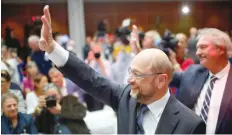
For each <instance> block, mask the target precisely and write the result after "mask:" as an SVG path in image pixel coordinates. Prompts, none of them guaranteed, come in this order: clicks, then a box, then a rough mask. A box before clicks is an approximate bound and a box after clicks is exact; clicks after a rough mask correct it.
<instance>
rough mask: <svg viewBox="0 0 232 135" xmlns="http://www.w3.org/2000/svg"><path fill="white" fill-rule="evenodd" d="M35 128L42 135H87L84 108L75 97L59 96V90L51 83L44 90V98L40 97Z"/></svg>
mask: <svg viewBox="0 0 232 135" xmlns="http://www.w3.org/2000/svg"><path fill="white" fill-rule="evenodd" d="M36 111H37V116H36V118H35V122H36V126H37V128H38V131H39V132H40V133H44V134H80V133H81V134H88V133H89V129H88V128H87V126H86V124H85V122H84V120H83V118H84V117H85V115H86V108H85V107H84V106H83V105H82V104H80V103H79V102H78V100H77V97H75V96H72V95H68V96H65V97H62V96H61V93H60V89H59V88H58V87H57V86H56V85H55V84H53V83H50V84H47V85H46V86H45V88H44V96H40V98H39V105H38V107H37V108H36Z"/></svg>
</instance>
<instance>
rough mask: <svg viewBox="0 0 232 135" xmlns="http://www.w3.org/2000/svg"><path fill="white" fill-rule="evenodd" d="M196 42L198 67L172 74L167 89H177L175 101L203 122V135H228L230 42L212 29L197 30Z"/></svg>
mask: <svg viewBox="0 0 232 135" xmlns="http://www.w3.org/2000/svg"><path fill="white" fill-rule="evenodd" d="M198 39H199V40H198V43H197V52H196V54H197V56H198V57H199V60H200V64H196V65H192V66H190V67H189V68H188V69H187V70H186V71H185V72H175V73H174V76H173V80H172V82H171V84H170V85H171V86H174V87H177V88H178V89H179V92H178V94H177V95H176V97H177V99H179V101H180V102H182V103H183V104H184V105H186V106H187V107H189V108H190V109H192V110H193V111H194V112H195V113H196V114H197V115H199V116H200V117H201V118H202V119H203V120H204V122H205V123H206V133H207V134H231V133H232V128H231V125H232V112H231V110H232V95H231V90H232V83H231V82H232V65H231V63H230V62H229V61H228V58H229V56H230V55H231V51H232V42H231V40H230V38H229V36H228V35H227V34H226V33H224V32H223V31H220V30H218V29H215V28H204V29H202V30H200V31H199V35H198Z"/></svg>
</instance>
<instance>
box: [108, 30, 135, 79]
mask: <svg viewBox="0 0 232 135" xmlns="http://www.w3.org/2000/svg"><path fill="white" fill-rule="evenodd" d="M129 36H130V30H129V29H128V27H121V28H118V29H117V31H116V37H117V40H118V41H117V42H116V43H115V44H117V46H116V45H114V51H113V53H112V55H113V58H114V63H113V64H112V66H111V68H112V69H111V70H112V74H111V76H112V77H111V78H112V79H113V80H114V81H115V82H117V83H119V84H124V83H126V82H124V80H125V77H126V75H127V69H128V66H129V64H130V62H131V60H132V58H133V57H134V54H133V52H132V51H131V47H130V45H129Z"/></svg>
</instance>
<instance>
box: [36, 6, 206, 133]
mask: <svg viewBox="0 0 232 135" xmlns="http://www.w3.org/2000/svg"><path fill="white" fill-rule="evenodd" d="M41 19H42V22H43V27H42V30H41V39H40V48H41V50H43V51H46V52H47V53H48V57H49V59H51V60H52V61H53V62H54V63H55V64H56V66H58V67H60V70H61V71H62V73H64V74H65V75H66V76H67V77H68V78H70V79H71V80H72V81H73V82H75V83H76V84H77V85H78V86H80V87H81V88H83V89H84V90H85V91H86V92H88V93H89V94H91V95H92V96H93V97H95V98H97V99H99V100H100V101H102V102H103V103H105V104H107V105H109V106H111V107H112V108H113V109H114V110H115V111H116V112H117V116H118V133H119V134H128V133H130V134H135V133H140V134H143V133H146V134H154V133H156V134H194V133H198V134H203V133H205V123H204V122H203V120H202V119H201V118H200V117H199V116H197V115H196V114H194V112H192V111H191V110H190V109H188V108H187V107H185V106H184V105H183V104H181V103H180V102H179V101H177V100H176V98H175V97H174V96H172V95H171V94H170V92H169V90H168V84H169V82H170V81H171V78H172V72H173V69H172V64H171V62H170V61H169V60H168V57H167V56H166V55H165V53H163V52H162V51H161V50H158V49H147V50H144V51H142V52H140V53H139V54H138V55H137V56H136V57H135V58H134V60H133V61H132V64H131V66H130V68H129V76H130V77H129V80H128V82H129V83H130V85H127V86H121V85H119V84H116V83H114V82H112V81H110V80H108V79H106V78H103V77H102V76H101V75H100V74H98V73H96V72H95V71H94V70H93V69H91V68H90V67H89V66H88V65H87V64H85V63H84V62H83V61H81V60H80V59H78V58H77V57H76V56H74V55H73V54H71V53H68V52H67V51H66V50H64V49H63V48H62V47H61V46H60V45H59V44H57V43H56V42H55V41H54V40H53V39H52V30H51V19H50V13H49V10H48V6H45V8H44V16H42V18H41Z"/></svg>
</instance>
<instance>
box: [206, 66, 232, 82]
mask: <svg viewBox="0 0 232 135" xmlns="http://www.w3.org/2000/svg"><path fill="white" fill-rule="evenodd" d="M229 70H230V63H229V62H228V63H227V65H226V67H224V68H223V69H222V70H221V71H220V72H218V73H216V74H215V75H214V76H216V77H217V78H218V79H219V80H220V79H221V78H222V77H223V76H225V75H226V74H228V73H229ZM212 75H213V73H212V72H210V77H211V76H212Z"/></svg>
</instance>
